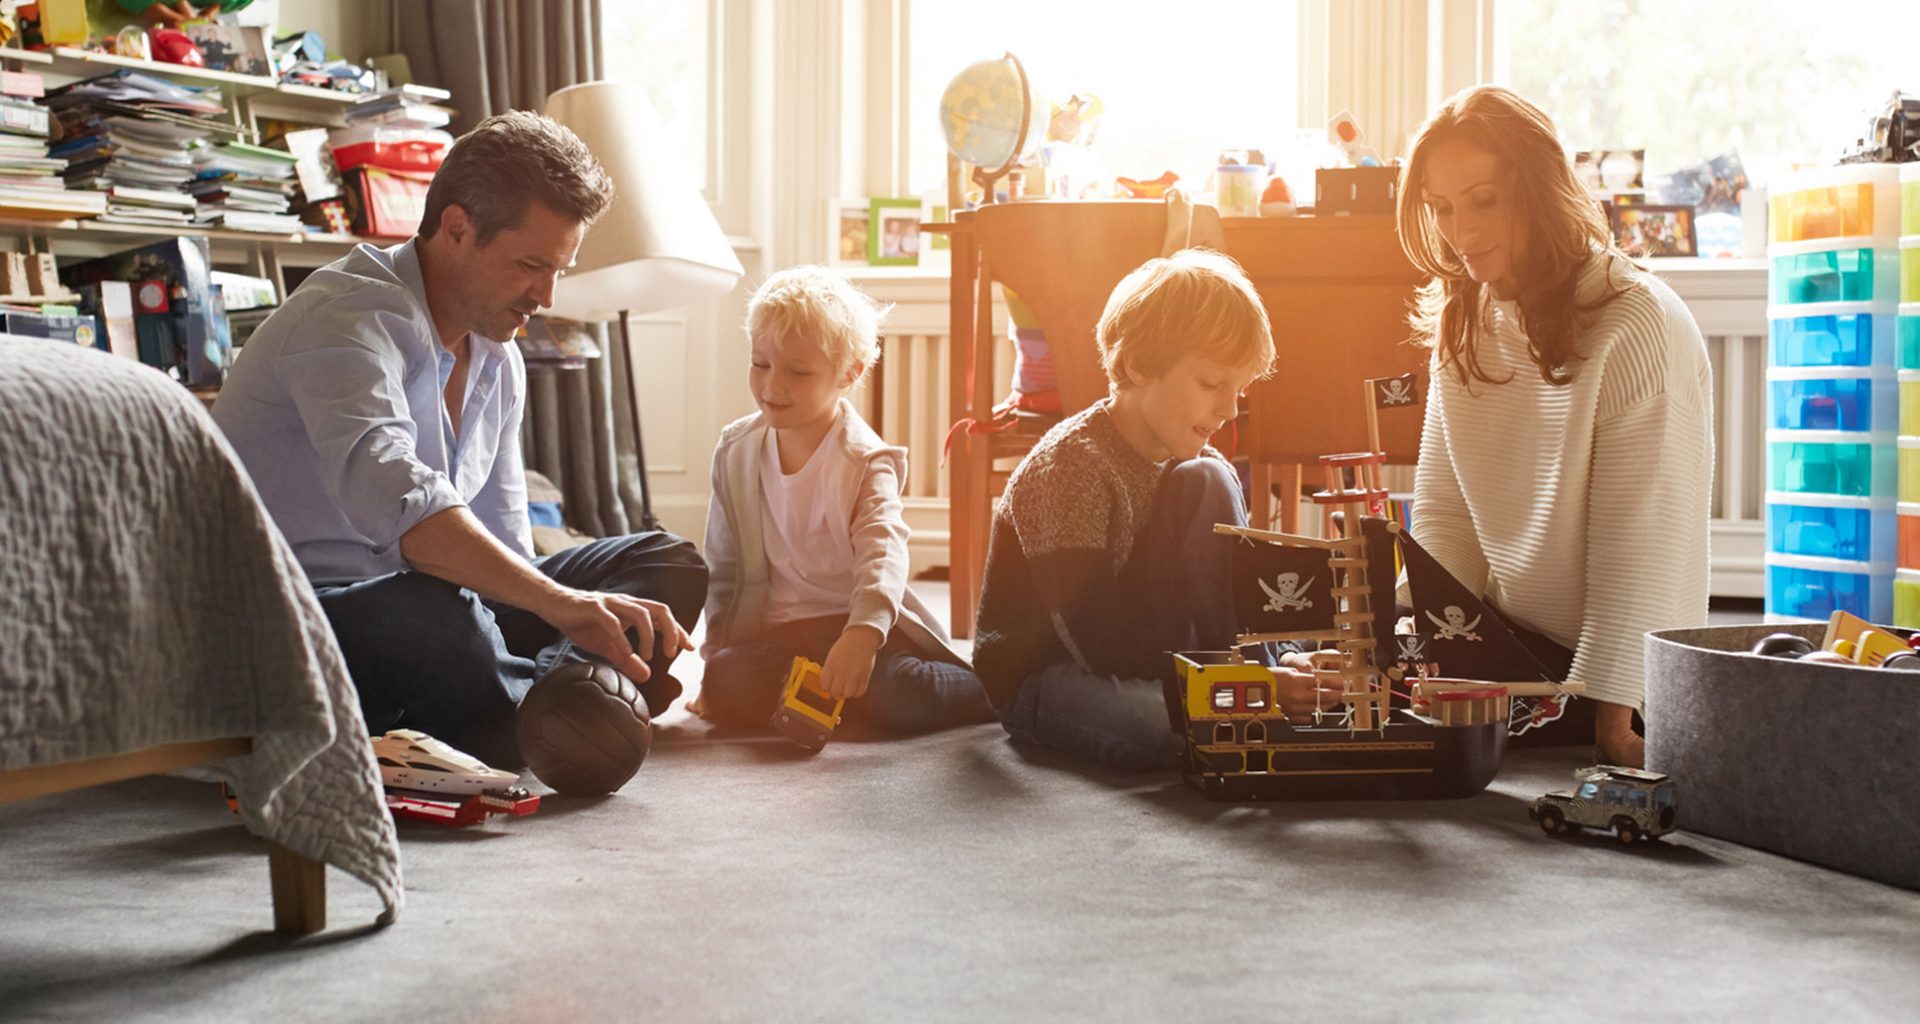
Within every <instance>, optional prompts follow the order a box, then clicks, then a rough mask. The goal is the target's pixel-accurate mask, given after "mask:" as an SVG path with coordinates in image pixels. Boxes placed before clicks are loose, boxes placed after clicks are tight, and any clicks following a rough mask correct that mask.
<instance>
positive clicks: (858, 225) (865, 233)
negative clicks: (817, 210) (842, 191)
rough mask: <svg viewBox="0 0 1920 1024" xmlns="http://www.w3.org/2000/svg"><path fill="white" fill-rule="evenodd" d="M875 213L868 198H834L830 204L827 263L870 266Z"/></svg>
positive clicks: (846, 265)
mask: <svg viewBox="0 0 1920 1024" xmlns="http://www.w3.org/2000/svg"><path fill="white" fill-rule="evenodd" d="M871 218H872V211H871V209H870V207H869V205H868V203H867V201H866V200H865V199H835V200H832V201H831V202H829V203H828V204H827V241H828V244H829V245H830V246H831V247H832V254H831V257H830V258H829V259H828V260H827V262H828V263H830V264H832V265H833V266H836V267H864V266H866V265H867V239H868V237H869V236H870V235H871V233H872V232H871V231H870V230H869V223H868V222H869V221H870V220H871Z"/></svg>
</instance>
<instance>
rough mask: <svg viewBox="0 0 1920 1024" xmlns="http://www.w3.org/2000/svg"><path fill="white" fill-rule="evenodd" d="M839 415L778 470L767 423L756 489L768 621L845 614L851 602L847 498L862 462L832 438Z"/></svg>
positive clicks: (840, 428) (840, 424)
mask: <svg viewBox="0 0 1920 1024" xmlns="http://www.w3.org/2000/svg"><path fill="white" fill-rule="evenodd" d="M846 422H847V421H846V417H845V416H842V417H840V419H839V420H838V421H837V422H836V423H834V425H833V429H831V430H829V431H827V436H826V437H825V438H823V439H821V441H820V447H818V448H816V449H814V452H813V455H812V456H811V457H809V458H808V459H807V464H806V465H804V466H801V467H800V469H799V470H798V471H797V472H795V473H793V474H792V475H788V474H785V473H782V472H780V448H779V441H778V440H777V439H776V437H775V431H773V430H772V429H769V430H768V431H767V443H766V447H765V448H764V449H763V450H762V452H761V457H760V493H761V494H762V495H763V497H764V500H765V502H766V506H767V507H766V512H767V515H766V529H765V530H764V531H763V532H764V533H765V536H766V544H767V568H768V593H767V612H766V615H767V621H768V622H770V623H772V622H794V621H798V620H800V619H813V618H822V617H825V616H829V615H845V614H847V612H848V611H849V609H850V608H851V606H852V600H853V583H854V578H853V504H852V502H853V495H854V494H855V493H857V492H858V490H859V482H860V473H861V469H862V467H861V465H860V463H859V462H858V461H856V460H855V459H854V458H853V456H852V455H851V454H850V453H848V451H847V446H846V445H845V444H843V443H841V441H840V437H841V434H842V433H843V432H844V431H845V430H846Z"/></svg>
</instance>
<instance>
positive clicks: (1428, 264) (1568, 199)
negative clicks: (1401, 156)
mask: <svg viewBox="0 0 1920 1024" xmlns="http://www.w3.org/2000/svg"><path fill="white" fill-rule="evenodd" d="M1449 142H1462V143H1466V144H1467V145H1470V146H1473V147H1474V148H1476V149H1481V150H1484V151H1486V152H1488V153H1492V154H1494V155H1495V156H1497V157H1499V158H1500V159H1501V160H1502V161H1504V162H1505V164H1506V166H1507V167H1508V168H1510V169H1511V170H1512V172H1513V192H1512V195H1513V200H1514V223H1515V224H1518V225H1520V226H1521V230H1524V231H1526V232H1527V244H1526V246H1525V253H1526V256H1525V262H1524V263H1519V264H1516V265H1515V267H1514V282H1515V284H1516V285H1517V286H1518V289H1519V293H1520V294H1519V300H1520V323H1521V327H1522V329H1523V330H1524V331H1525V332H1526V335H1527V347H1528V354H1529V355H1530V356H1532V357H1533V362H1534V365H1535V366H1537V367H1538V368H1539V371H1540V379H1541V380H1544V381H1546V382H1547V383H1548V384H1551V385H1555V386H1559V385H1564V384H1566V383H1568V382H1570V381H1571V380H1572V379H1573V373H1572V371H1571V370H1570V369H1569V364H1571V363H1572V362H1573V360H1574V359H1575V358H1577V357H1578V356H1579V353H1577V352H1575V351H1574V343H1575V342H1576V340H1577V333H1578V332H1577V327H1576V324H1575V316H1576V314H1579V313H1590V312H1592V311H1593V310H1595V309H1598V308H1599V307H1600V306H1602V305H1605V304H1606V303H1607V302H1608V301H1610V300H1611V299H1613V298H1614V297H1615V296H1617V295H1619V294H1621V292H1622V289H1613V290H1610V291H1608V292H1607V293H1605V294H1603V295H1601V296H1600V297H1599V298H1597V299H1596V300H1594V302H1593V303H1592V304H1590V305H1585V306H1580V305H1576V304H1575V302H1574V288H1575V286H1576V284H1577V283H1578V281H1579V273H1578V271H1579V270H1580V268H1581V267H1583V266H1585V265H1586V264H1587V261H1588V260H1591V259H1606V260H1613V259H1616V258H1617V259H1619V260H1621V261H1626V259H1627V257H1626V254H1625V253H1622V252H1621V251H1620V250H1619V249H1618V248H1617V247H1616V246H1615V245H1614V244H1613V235H1612V233H1611V232H1610V231H1609V230H1608V229H1607V221H1606V218H1605V217H1604V216H1603V215H1602V214H1601V212H1600V204H1599V203H1598V202H1596V201H1595V200H1594V198H1593V196H1592V194H1591V193H1589V192H1588V191H1587V187H1586V186H1585V185H1583V184H1581V182H1580V179H1579V178H1578V177H1576V176H1575V175H1574V173H1573V165H1572V164H1570V163H1568V162H1567V154H1566V151H1565V150H1563V149H1562V148H1561V147H1560V140H1559V138H1558V137H1557V136H1556V134H1555V133H1554V129H1553V121H1552V119H1550V118H1548V117H1547V115H1546V114H1545V113H1544V112H1542V111H1541V109H1540V108H1539V107H1536V106H1534V105H1533V104H1531V103H1529V102H1527V101H1526V99H1524V98H1523V97H1521V96H1520V94H1518V93H1516V92H1513V91H1512V90H1510V89H1503V88H1500V87H1499V86H1495V85H1481V86H1475V87H1473V88H1470V89H1466V90H1463V91H1461V92H1459V93H1457V94H1455V95H1454V96H1453V98H1451V99H1449V100H1447V102H1445V103H1443V104H1441V105H1440V109H1439V110H1436V111H1434V113H1433V116H1432V117H1430V118H1428V119H1427V123H1426V124H1423V125H1421V126H1420V130H1419V132H1417V133H1416V134H1415V135H1414V138H1413V145H1412V151H1411V155H1410V156H1409V157H1408V158H1407V170H1406V175H1405V177H1404V178H1402V179H1401V186H1400V200H1399V209H1398V218H1399V227H1400V246H1401V248H1402V249H1404V250H1405V251H1406V254H1407V259H1408V260H1410V261H1411V262H1412V263H1413V265H1414V266H1415V267H1417V268H1419V270H1420V271H1421V272H1422V273H1425V274H1428V275H1430V276H1431V279H1430V280H1429V281H1428V282H1427V284H1426V285H1425V286H1424V287H1422V288H1421V289H1420V293H1419V296H1418V297H1417V298H1416V299H1415V302H1414V309H1413V314H1412V316H1411V317H1410V318H1409V322H1410V323H1411V324H1412V325H1413V329H1414V332H1415V334H1416V335H1417V337H1418V340H1419V342H1420V343H1421V344H1424V345H1426V346H1427V347H1429V348H1434V349H1438V350H1439V354H1440V366H1441V367H1442V368H1446V367H1452V368H1453V372H1454V375H1455V376H1456V377H1457V378H1458V379H1459V380H1460V382H1461V383H1462V384H1465V383H1468V382H1469V379H1470V378H1471V379H1474V380H1481V381H1484V382H1486V383H1488V384H1499V383H1503V382H1502V381H1496V380H1494V379H1493V378H1492V377H1490V376H1488V375H1487V373H1486V371H1484V370H1482V369H1481V367H1480V337H1481V335H1482V333H1483V332H1484V330H1485V329H1486V322H1485V312H1484V309H1485V306H1484V301H1483V300H1484V297H1485V291H1486V285H1485V284H1483V283H1481V282H1479V281H1475V280H1473V279H1472V278H1471V277H1470V276H1468V274H1467V266H1466V263H1465V261H1463V260H1462V259H1461V258H1460V254H1459V253H1457V252H1454V251H1453V247H1452V246H1450V245H1448V244H1447V242H1446V239H1445V238H1444V237H1443V236H1442V235H1441V234H1440V226H1439V222H1438V221H1437V220H1436V219H1435V217H1434V214H1433V210H1432V209H1431V208H1429V207H1428V206H1427V204H1426V203H1425V202H1424V201H1422V199H1421V198H1420V193H1421V190H1422V189H1423V187H1424V186H1425V183H1426V174H1427V163H1428V161H1429V160H1430V159H1431V158H1432V154H1433V151H1434V150H1435V149H1436V148H1438V147H1439V146H1441V145H1443V144H1445V143H1449Z"/></svg>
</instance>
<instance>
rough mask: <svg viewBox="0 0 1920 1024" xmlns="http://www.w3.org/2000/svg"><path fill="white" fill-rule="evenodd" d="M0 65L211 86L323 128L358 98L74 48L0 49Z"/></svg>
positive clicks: (261, 77)
mask: <svg viewBox="0 0 1920 1024" xmlns="http://www.w3.org/2000/svg"><path fill="white" fill-rule="evenodd" d="M0 60H10V61H18V62H20V63H21V64H26V65H38V67H36V68H34V69H33V70H37V71H42V72H44V73H46V74H52V75H61V76H65V77H68V78H74V79H80V78H92V77H95V76H97V75H102V74H106V73H107V72H109V71H113V70H117V69H120V68H126V69H130V70H133V71H144V72H147V73H149V74H153V75H158V76H161V77H164V78H167V79H171V80H173V81H177V82H180V83H182V84H184V85H212V86H217V87H219V89H220V91H221V93H222V95H223V97H224V98H226V99H245V100H248V101H249V102H255V103H259V104H260V105H262V106H271V107H272V108H273V109H274V110H276V111H284V112H288V113H293V114H296V115H311V116H317V117H319V118H320V119H321V120H324V121H329V122H339V121H340V119H341V115H343V114H344V113H345V112H346V110H347V108H349V107H351V106H353V105H354V103H356V102H358V101H359V99H360V98H361V96H362V95H363V94H361V93H346V92H339V91H337V90H333V89H320V88H316V87H314V86H311V85H294V84H291V83H285V82H281V81H279V80H277V79H274V78H269V77H267V76H265V75H239V74H234V73H233V72H231V71H214V70H212V69H209V68H195V67H188V66H187V65H185V64H168V63H165V62H162V61H153V60H140V59H138V58H134V57H121V56H117V55H115V54H111V53H97V52H94V51H91V50H83V49H80V48H79V47H75V46H56V47H54V48H53V51H52V52H51V53H47V52H41V51H37V50H22V49H19V48H17V47H0Z"/></svg>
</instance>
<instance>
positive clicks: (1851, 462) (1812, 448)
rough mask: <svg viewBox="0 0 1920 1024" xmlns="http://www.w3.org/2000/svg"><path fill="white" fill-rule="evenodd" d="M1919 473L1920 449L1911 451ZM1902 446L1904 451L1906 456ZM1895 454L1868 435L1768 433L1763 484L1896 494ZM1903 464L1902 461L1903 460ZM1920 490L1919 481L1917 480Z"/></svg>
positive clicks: (1851, 494) (1873, 494) (1811, 490)
mask: <svg viewBox="0 0 1920 1024" xmlns="http://www.w3.org/2000/svg"><path fill="white" fill-rule="evenodd" d="M1912 451H1913V457H1914V459H1915V468H1916V470H1917V471H1920V447H1916V448H1914V449H1913V450H1912ZM1905 452H1906V449H1902V456H1903V460H1904V456H1905ZM1893 463H1894V458H1893V452H1892V451H1891V450H1889V448H1888V446H1887V445H1886V444H1884V443H1881V444H1875V443H1873V442H1872V441H1870V440H1867V439H1866V435H1860V434H1852V435H1849V434H1845V433H1842V432H1840V431H1792V432H1782V431H1777V430H1769V431H1767V488H1768V489H1769V490H1774V491H1791V492H1793V493H1795V494H1837V495H1844V496H1847V497H1853V498H1873V497H1880V498H1885V497H1888V496H1891V495H1892V494H1893V493H1894V480H1893V473H1894V465H1893ZM1901 465H1902V466H1904V465H1905V462H1904V461H1902V462H1901ZM1915 487H1916V489H1920V479H1916V481H1915Z"/></svg>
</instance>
